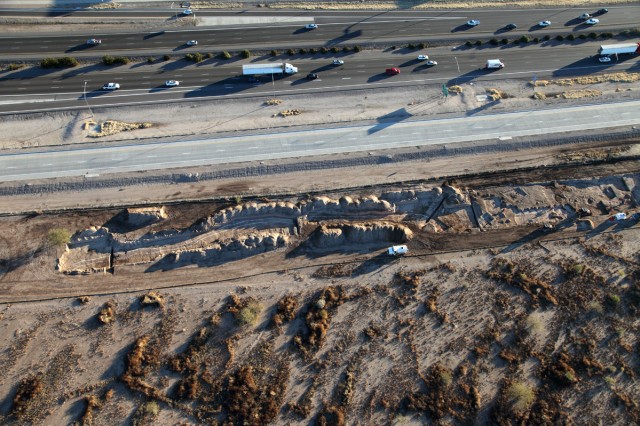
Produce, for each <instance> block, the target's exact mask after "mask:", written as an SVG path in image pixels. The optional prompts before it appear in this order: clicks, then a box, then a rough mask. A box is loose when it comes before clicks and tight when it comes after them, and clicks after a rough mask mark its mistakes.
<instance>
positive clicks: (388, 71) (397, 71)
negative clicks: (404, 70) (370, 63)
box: [384, 68, 400, 75]
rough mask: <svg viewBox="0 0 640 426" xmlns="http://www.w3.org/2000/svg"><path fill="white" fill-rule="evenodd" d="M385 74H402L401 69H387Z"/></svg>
mask: <svg viewBox="0 0 640 426" xmlns="http://www.w3.org/2000/svg"><path fill="white" fill-rule="evenodd" d="M384 72H385V74H387V75H396V74H400V68H387V69H386V70H384Z"/></svg>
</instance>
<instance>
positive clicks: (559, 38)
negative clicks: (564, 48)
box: [556, 34, 564, 41]
mask: <svg viewBox="0 0 640 426" xmlns="http://www.w3.org/2000/svg"><path fill="white" fill-rule="evenodd" d="M556 40H558V41H562V40H564V37H563V36H561V35H560V34H558V35H557V36H556Z"/></svg>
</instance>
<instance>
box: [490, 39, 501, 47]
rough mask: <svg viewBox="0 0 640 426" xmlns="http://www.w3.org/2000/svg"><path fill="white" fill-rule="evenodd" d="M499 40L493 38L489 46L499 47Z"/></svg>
mask: <svg viewBox="0 0 640 426" xmlns="http://www.w3.org/2000/svg"><path fill="white" fill-rule="evenodd" d="M498 43H499V42H498V39H497V38H492V39H491V40H489V44H491V45H493V46H497V45H498Z"/></svg>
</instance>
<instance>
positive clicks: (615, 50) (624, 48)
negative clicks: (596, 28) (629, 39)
mask: <svg viewBox="0 0 640 426" xmlns="http://www.w3.org/2000/svg"><path fill="white" fill-rule="evenodd" d="M598 53H599V54H600V55H601V56H609V55H622V54H633V53H640V43H620V44H605V45H602V46H600V49H599V50H598Z"/></svg>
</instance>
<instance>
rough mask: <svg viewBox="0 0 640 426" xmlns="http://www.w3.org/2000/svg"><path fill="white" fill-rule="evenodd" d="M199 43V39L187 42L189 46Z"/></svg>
mask: <svg viewBox="0 0 640 426" xmlns="http://www.w3.org/2000/svg"><path fill="white" fill-rule="evenodd" d="M197 45H198V40H189V41H188V42H187V46H197Z"/></svg>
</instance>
